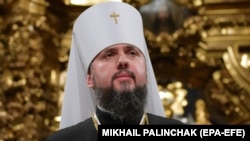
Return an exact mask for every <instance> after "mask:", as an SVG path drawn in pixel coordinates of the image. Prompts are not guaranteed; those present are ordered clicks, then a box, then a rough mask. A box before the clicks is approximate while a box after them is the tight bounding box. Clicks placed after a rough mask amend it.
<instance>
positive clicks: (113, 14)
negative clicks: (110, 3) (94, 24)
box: [110, 12, 120, 24]
mask: <svg viewBox="0 0 250 141" xmlns="http://www.w3.org/2000/svg"><path fill="white" fill-rule="evenodd" d="M119 16H120V15H119V14H116V13H115V12H113V13H112V14H110V17H111V18H114V20H115V23H116V24H117V23H118V22H117V17H119Z"/></svg>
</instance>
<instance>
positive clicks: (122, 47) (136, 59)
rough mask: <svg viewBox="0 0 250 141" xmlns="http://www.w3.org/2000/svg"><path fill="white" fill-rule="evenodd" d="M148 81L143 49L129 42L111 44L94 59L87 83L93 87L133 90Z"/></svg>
mask: <svg viewBox="0 0 250 141" xmlns="http://www.w3.org/2000/svg"><path fill="white" fill-rule="evenodd" d="M146 82H147V74H146V63H145V58H144V55H143V54H142V53H141V51H140V50H139V49H138V48H136V47H134V46H131V45H128V44H117V45H113V46H110V47H108V48H106V49H104V50H103V51H102V52H100V53H99V54H98V55H97V56H96V58H95V59H94V60H93V62H92V65H91V68H90V74H89V75H88V77H87V84H88V86H89V87H91V88H95V87H101V88H111V87H112V88H113V89H114V90H115V91H124V90H126V91H131V90H134V89H135V87H136V86H144V85H145V84H146Z"/></svg>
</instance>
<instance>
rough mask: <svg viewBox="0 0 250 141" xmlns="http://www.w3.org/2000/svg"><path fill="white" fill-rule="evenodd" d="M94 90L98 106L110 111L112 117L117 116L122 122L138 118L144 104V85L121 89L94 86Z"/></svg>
mask: <svg viewBox="0 0 250 141" xmlns="http://www.w3.org/2000/svg"><path fill="white" fill-rule="evenodd" d="M95 92H96V95H97V103H98V106H100V107H102V108H104V109H106V110H108V111H110V112H111V113H112V114H113V117H114V118H117V117H119V118H120V120H122V121H123V122H124V123H129V122H132V121H137V120H140V118H141V116H142V114H143V112H144V105H145V104H146V97H147V87H146V85H144V86H137V87H136V88H135V89H134V90H129V89H125V90H123V91H116V90H115V89H114V88H113V87H111V88H100V87H96V88H95Z"/></svg>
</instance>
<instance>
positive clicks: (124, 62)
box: [117, 54, 128, 69]
mask: <svg viewBox="0 0 250 141" xmlns="http://www.w3.org/2000/svg"><path fill="white" fill-rule="evenodd" d="M127 67H128V59H127V57H126V55H124V54H122V55H120V56H119V58H118V61H117V68H118V69H124V68H127Z"/></svg>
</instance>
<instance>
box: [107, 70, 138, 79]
mask: <svg viewBox="0 0 250 141" xmlns="http://www.w3.org/2000/svg"><path fill="white" fill-rule="evenodd" d="M121 73H126V74H127V75H128V76H129V77H131V78H132V79H134V80H135V75H134V73H133V72H132V71H130V70H127V69H126V70H125V69H124V70H120V71H118V72H116V73H115V74H114V75H113V76H112V81H113V80H114V79H115V78H117V77H118V76H119V75H120V74H121Z"/></svg>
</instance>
